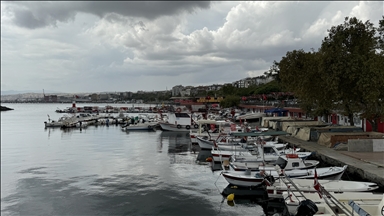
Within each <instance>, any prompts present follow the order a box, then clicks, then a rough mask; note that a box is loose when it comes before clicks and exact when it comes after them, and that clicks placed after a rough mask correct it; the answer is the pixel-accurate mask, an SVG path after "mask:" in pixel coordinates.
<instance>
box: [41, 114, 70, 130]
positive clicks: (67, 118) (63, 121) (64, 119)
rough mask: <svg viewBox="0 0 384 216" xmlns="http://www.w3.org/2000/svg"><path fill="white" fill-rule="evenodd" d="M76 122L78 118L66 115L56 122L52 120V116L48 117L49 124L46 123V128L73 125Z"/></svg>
mask: <svg viewBox="0 0 384 216" xmlns="http://www.w3.org/2000/svg"><path fill="white" fill-rule="evenodd" d="M76 121H77V119H76V116H68V115H64V116H62V117H60V118H59V120H57V121H55V120H51V118H50V116H49V115H48V122H46V121H45V122H44V126H45V127H46V128H48V127H62V126H63V125H65V124H68V123H73V122H76Z"/></svg>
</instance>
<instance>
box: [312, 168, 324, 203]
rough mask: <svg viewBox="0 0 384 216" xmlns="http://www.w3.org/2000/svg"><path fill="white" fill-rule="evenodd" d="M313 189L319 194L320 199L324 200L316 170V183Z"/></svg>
mask: <svg viewBox="0 0 384 216" xmlns="http://www.w3.org/2000/svg"><path fill="white" fill-rule="evenodd" d="M313 187H314V188H315V190H316V191H317V193H318V194H319V197H320V198H323V196H322V195H321V185H320V183H319V180H318V179H317V171H316V168H315V178H314V182H313Z"/></svg>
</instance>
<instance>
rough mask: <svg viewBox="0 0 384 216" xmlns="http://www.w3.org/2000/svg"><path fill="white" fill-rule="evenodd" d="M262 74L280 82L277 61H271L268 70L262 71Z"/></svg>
mask: <svg viewBox="0 0 384 216" xmlns="http://www.w3.org/2000/svg"><path fill="white" fill-rule="evenodd" d="M264 75H265V76H266V77H267V78H271V77H272V78H273V79H274V80H276V82H278V83H280V81H281V80H280V67H279V62H277V61H273V65H272V66H271V67H270V68H269V70H268V71H266V72H264Z"/></svg>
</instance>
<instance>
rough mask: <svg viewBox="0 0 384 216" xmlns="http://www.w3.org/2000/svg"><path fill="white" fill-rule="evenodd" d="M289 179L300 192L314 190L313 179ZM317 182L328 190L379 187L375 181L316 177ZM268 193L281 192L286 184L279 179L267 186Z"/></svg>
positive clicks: (358, 190)
mask: <svg viewBox="0 0 384 216" xmlns="http://www.w3.org/2000/svg"><path fill="white" fill-rule="evenodd" d="M291 181H292V182H293V183H294V184H295V185H296V186H297V188H298V189H299V190H300V191H302V192H316V190H315V188H314V187H313V181H314V180H313V179H297V178H292V179H291ZM318 182H319V183H320V184H321V185H322V186H323V187H324V189H326V190H327V191H329V192H339V193H340V192H367V191H374V190H376V189H378V188H379V186H378V185H377V184H376V183H373V182H360V181H344V180H326V179H318ZM267 190H268V193H270V194H282V193H283V192H285V191H287V190H288V187H287V185H286V184H285V183H284V182H283V181H281V180H280V178H279V179H277V180H276V181H275V183H274V184H273V185H271V186H268V188H267ZM290 190H292V191H295V190H296V189H295V188H294V187H290Z"/></svg>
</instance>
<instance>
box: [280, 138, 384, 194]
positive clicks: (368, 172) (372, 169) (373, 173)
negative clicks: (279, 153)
mask: <svg viewBox="0 0 384 216" xmlns="http://www.w3.org/2000/svg"><path fill="white" fill-rule="evenodd" d="M279 139H280V140H282V141H283V142H288V143H290V145H294V146H296V147H300V148H302V149H303V150H305V151H311V152H315V153H314V155H313V156H314V157H315V158H318V159H321V160H322V161H324V162H326V163H329V164H332V165H334V166H342V165H348V168H347V170H346V173H347V175H357V176H358V177H360V178H362V179H366V180H368V181H371V182H374V183H377V184H378V185H379V186H380V187H381V188H384V152H348V151H337V150H334V149H332V148H328V147H326V146H322V145H319V144H318V143H317V142H311V141H304V140H300V139H297V138H294V137H290V136H279Z"/></svg>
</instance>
